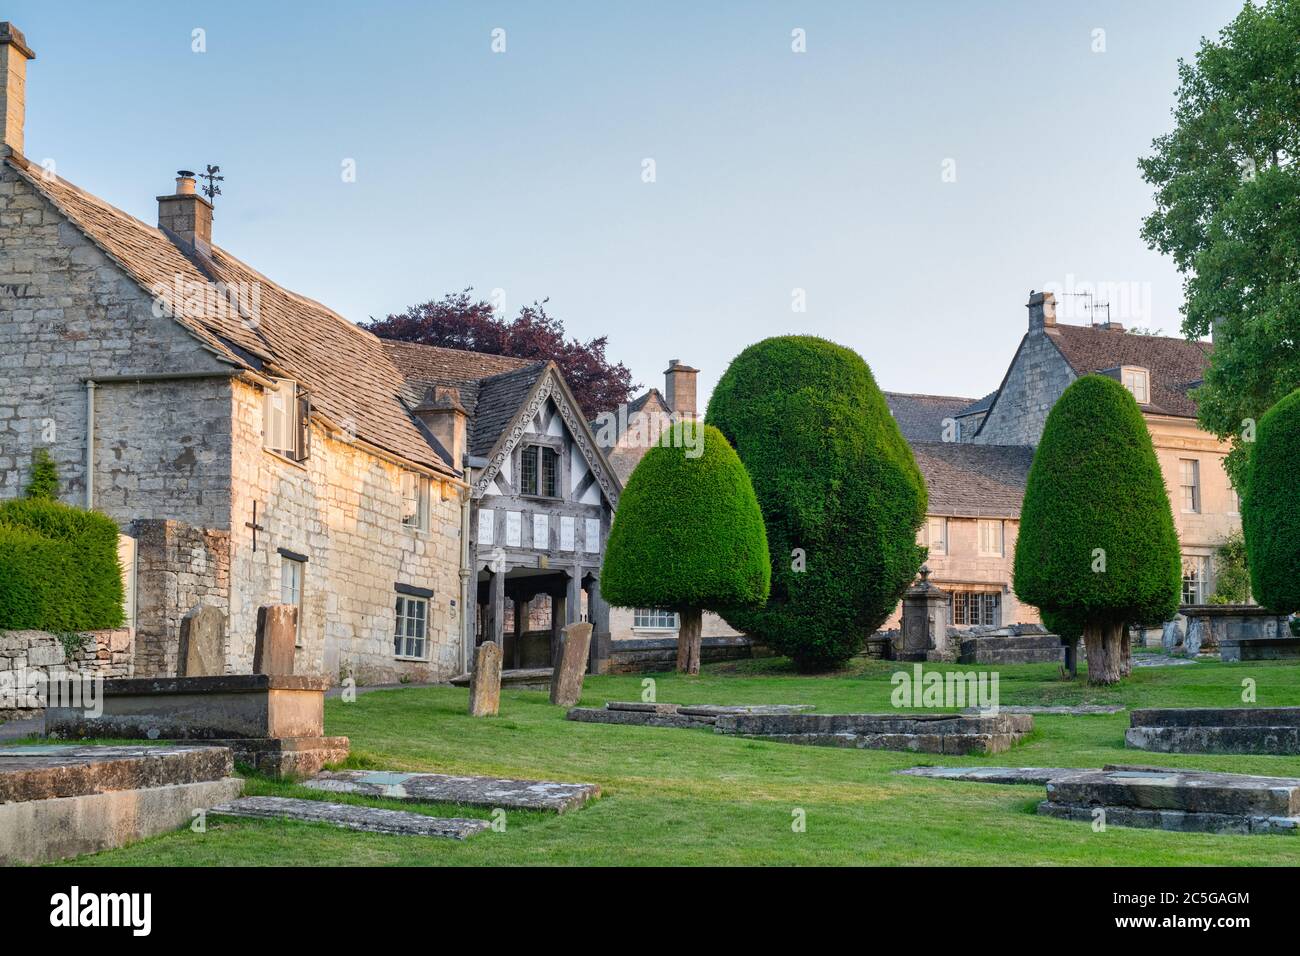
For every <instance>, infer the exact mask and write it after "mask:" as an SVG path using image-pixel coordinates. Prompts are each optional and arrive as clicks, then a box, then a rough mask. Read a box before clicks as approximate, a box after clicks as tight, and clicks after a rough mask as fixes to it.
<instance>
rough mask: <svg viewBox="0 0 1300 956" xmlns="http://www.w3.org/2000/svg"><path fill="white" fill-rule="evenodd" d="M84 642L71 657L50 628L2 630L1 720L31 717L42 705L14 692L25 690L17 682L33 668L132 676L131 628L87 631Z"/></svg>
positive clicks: (0, 673) (110, 675)
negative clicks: (19, 697) (33, 706)
mask: <svg viewBox="0 0 1300 956" xmlns="http://www.w3.org/2000/svg"><path fill="white" fill-rule="evenodd" d="M80 636H81V638H82V639H83V643H82V644H81V646H80V647H79V648H76V649H75V650H74V652H73V654H72V656H71V657H69V656H68V654H67V652H66V650H65V648H64V646H63V641H62V640H60V638H59V636H58V635H57V634H51V633H49V632H48V631H0V719H8V718H18V717H25V716H28V715H29V714H30V713H32V712H33V711H35V710H39V708H30V707H26V706H15V705H16V704H17V705H24V704H26V703H27V701H25V700H22V699H18V698H16V697H15V696H14V695H15V694H16V693H17V694H21V693H23V689H22V688H21V687H19V686H18V684H17V681H18V679H19V678H20V676H26V675H28V674H30V672H32V671H36V672H39V673H41V674H43V675H45V676H50V675H53V674H56V673H59V672H66V673H70V674H83V675H87V676H92V677H104V678H108V677H132V676H134V673H135V671H134V668H133V666H132V659H133V653H132V647H131V644H132V633H131V629H130V628H125V627H124V628H118V629H116V630H111V631H87V632H86V633H85V634H83V635H80Z"/></svg>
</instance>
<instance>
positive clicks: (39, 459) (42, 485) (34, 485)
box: [23, 448, 59, 501]
mask: <svg viewBox="0 0 1300 956" xmlns="http://www.w3.org/2000/svg"><path fill="white" fill-rule="evenodd" d="M23 495H24V497H27V498H43V499H48V500H50V501H56V500H58V497H59V470H58V468H57V467H55V464H54V459H53V458H51V457H50V453H49V452H48V451H46V450H45V449H44V448H38V449H36V451H35V453H34V454H33V455H32V472H31V479H30V480H29V481H28V482H27V490H26V491H24V492H23Z"/></svg>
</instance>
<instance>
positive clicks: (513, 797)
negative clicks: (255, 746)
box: [303, 770, 600, 813]
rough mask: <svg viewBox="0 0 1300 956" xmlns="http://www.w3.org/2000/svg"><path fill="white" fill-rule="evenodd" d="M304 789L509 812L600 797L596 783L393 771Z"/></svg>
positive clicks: (558, 807) (332, 779)
mask: <svg viewBox="0 0 1300 956" xmlns="http://www.w3.org/2000/svg"><path fill="white" fill-rule="evenodd" d="M303 786H305V787H310V788H311V789H313V790H325V791H329V792H331V793H351V794H357V795H360V796H365V797H386V798H388V799H390V800H405V801H409V802H411V803H458V804H462V805H464V806H471V807H489V808H496V807H504V808H506V809H511V810H549V811H552V812H554V813H564V812H565V811H566V810H576V809H578V808H580V807H582V806H583V805H585V804H586V803H587V802H588V801H589V800H594V799H596V798H597V797H599V796H600V787H598V786H597V785H596V784H594V783H556V782H555V781H551V780H510V779H506V778H503V777H474V776H451V775H449V774H441V773H404V772H399V771H390V770H334V771H324V772H322V773H319V774H317V775H316V776H314V777H312V778H311V779H310V780H307V781H304V782H303Z"/></svg>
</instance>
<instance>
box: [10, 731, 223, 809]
mask: <svg viewBox="0 0 1300 956" xmlns="http://www.w3.org/2000/svg"><path fill="white" fill-rule="evenodd" d="M233 766H234V764H233V759H232V756H231V752H230V750H228V749H226V748H224V747H208V746H184V747H151V746H147V745H139V744H136V745H133V746H93V745H86V744H36V745H23V746H13V747H0V804H5V803H22V802H25V801H29V800H49V799H52V798H57V797H77V796H84V795H86V794H93V793H109V792H114V791H120V790H140V789H144V788H146V787H162V786H167V785H172V784H187V783H201V782H206V781H212V780H221V779H223V778H225V777H229V776H230V775H231V773H232V772H233Z"/></svg>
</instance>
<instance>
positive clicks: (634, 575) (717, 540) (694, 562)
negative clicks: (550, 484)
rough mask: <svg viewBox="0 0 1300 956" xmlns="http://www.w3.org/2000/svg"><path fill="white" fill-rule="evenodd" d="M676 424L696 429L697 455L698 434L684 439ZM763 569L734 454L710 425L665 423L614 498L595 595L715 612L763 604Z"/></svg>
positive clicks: (750, 504) (762, 547)
mask: <svg viewBox="0 0 1300 956" xmlns="http://www.w3.org/2000/svg"><path fill="white" fill-rule="evenodd" d="M683 427H686V428H691V427H699V428H702V429H703V432H704V434H703V441H702V443H699V444H697V445H696V447H699V448H700V450H701V454H700V455H699V456H698V457H690V455H689V454H688V452H689V450H690V449H689V447H688V446H690V445H691V444H696V442H698V438H699V436H695V441H694V442H690V441H688V442H683V441H682V437H683V436H682V429H683ZM686 437H687V438H691V437H692V436H691V435H690V434H689V433H688V434H687V436H686ZM769 576H770V570H769V565H768V560H767V537H766V535H765V533H764V530H763V515H762V512H760V511H759V508H758V501H757V500H756V499H755V497H754V487H753V485H752V484H750V480H749V475H748V474H746V472H745V468H744V466H743V465H742V464H741V463H740V459H739V458H738V457H736V452H735V451H734V450H733V449H732V447H731V445H729V444H728V443H727V440H726V438H724V437H723V436H722V434H721V432H719V431H718V430H717V429H716V428H712V427H710V426H707V425H699V426H692V425H691V424H686V425H685V426H683V425H681V424H678V425H676V426H674V427H673V428H672V429H667V430H665V431H664V433H663V436H662V438H661V441H660V444H659V445H658V446H656V447H654V448H651V449H650V450H649V451H647V452H646V454H645V456H644V457H643V458H642V459H641V461H640V462H639V463H638V464H637V466H636V469H635V470H634V471H633V472H632V475H631V477H630V478H628V481H627V487H626V488H625V489H624V490H623V494H622V496H621V497H620V499H619V503H618V510H617V511H616V512H615V514H614V524H613V527H611V528H610V531H609V542H608V544H607V545H606V549H605V561H604V566H603V568H602V570H601V575H600V589H601V594H602V595H604V597H605V599H606V600H608V601H609V602H610V603H611V604H614V605H616V606H619V607H664V608H676V609H679V610H684V609H687V608H700V609H704V610H720V609H722V608H726V607H732V606H736V605H745V604H759V603H762V601H763V600H764V598H766V597H767V591H768V582H769Z"/></svg>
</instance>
